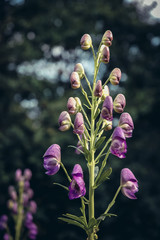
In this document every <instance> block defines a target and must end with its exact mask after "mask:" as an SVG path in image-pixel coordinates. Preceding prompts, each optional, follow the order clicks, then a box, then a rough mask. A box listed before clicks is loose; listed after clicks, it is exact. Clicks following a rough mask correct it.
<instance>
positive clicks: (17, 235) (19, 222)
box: [15, 181, 24, 240]
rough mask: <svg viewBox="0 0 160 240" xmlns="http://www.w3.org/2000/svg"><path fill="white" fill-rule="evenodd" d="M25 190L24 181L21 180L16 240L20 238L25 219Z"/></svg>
mask: <svg viewBox="0 0 160 240" xmlns="http://www.w3.org/2000/svg"><path fill="white" fill-rule="evenodd" d="M23 191H24V181H20V182H19V199H18V213H17V220H16V227H15V230H16V231H15V240H20V237H21V228H22V221H23Z"/></svg>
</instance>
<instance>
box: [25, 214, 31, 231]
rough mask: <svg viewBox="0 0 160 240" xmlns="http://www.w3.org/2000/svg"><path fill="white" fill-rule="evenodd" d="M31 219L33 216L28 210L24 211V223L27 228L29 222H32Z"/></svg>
mask: <svg viewBox="0 0 160 240" xmlns="http://www.w3.org/2000/svg"><path fill="white" fill-rule="evenodd" d="M32 221H33V216H32V214H31V213H30V212H27V213H26V216H25V223H24V225H25V226H26V227H27V228H29V226H30V224H31V223H32Z"/></svg>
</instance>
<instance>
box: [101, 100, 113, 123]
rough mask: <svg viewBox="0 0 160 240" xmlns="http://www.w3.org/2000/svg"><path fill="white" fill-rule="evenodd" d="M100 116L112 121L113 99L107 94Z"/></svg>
mask: <svg viewBox="0 0 160 240" xmlns="http://www.w3.org/2000/svg"><path fill="white" fill-rule="evenodd" d="M101 118H103V119H105V120H108V121H112V120H113V100H112V97H111V96H107V97H106V98H105V100H104V103H103V106H102V112H101Z"/></svg>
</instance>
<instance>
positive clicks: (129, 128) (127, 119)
mask: <svg viewBox="0 0 160 240" xmlns="http://www.w3.org/2000/svg"><path fill="white" fill-rule="evenodd" d="M119 126H120V127H121V128H122V130H123V132H124V135H125V137H126V138H130V137H132V132H133V129H134V123H133V120H132V117H131V115H130V114H129V113H126V112H125V113H122V114H121V116H120V119H119Z"/></svg>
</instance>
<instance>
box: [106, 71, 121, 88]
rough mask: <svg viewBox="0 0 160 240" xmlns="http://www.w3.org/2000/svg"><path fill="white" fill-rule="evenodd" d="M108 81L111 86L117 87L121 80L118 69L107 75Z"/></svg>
mask: <svg viewBox="0 0 160 240" xmlns="http://www.w3.org/2000/svg"><path fill="white" fill-rule="evenodd" d="M109 79H110V82H111V84H112V85H118V84H119V82H120V80H121V70H120V69H119V68H114V69H113V70H112V72H111V74H110V75H109Z"/></svg>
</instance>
